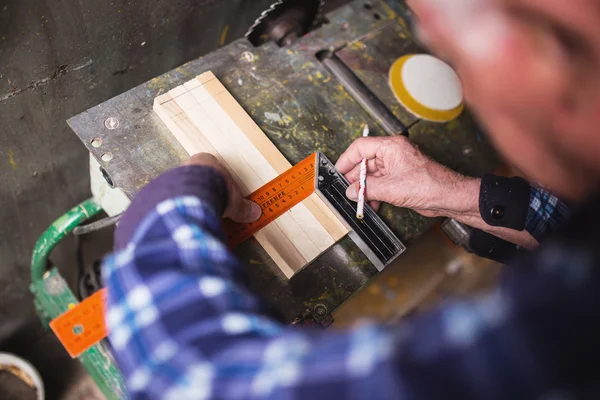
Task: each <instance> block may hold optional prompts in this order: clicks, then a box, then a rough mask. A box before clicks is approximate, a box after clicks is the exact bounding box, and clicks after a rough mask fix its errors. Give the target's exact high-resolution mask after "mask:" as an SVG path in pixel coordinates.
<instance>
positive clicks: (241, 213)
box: [226, 199, 262, 223]
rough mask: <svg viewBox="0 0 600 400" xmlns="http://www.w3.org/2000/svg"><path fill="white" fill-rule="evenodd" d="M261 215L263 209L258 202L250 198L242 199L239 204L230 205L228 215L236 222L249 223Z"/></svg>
mask: <svg viewBox="0 0 600 400" xmlns="http://www.w3.org/2000/svg"><path fill="white" fill-rule="evenodd" d="M261 215H262V210H261V208H260V206H259V205H258V204H256V203H255V202H253V201H250V200H246V199H241V201H238V202H237V204H235V205H232V207H230V209H229V210H228V211H227V215H226V216H227V217H229V218H231V219H232V220H234V221H235V222H240V223H248V222H254V221H256V220H257V219H259V218H260V216H261Z"/></svg>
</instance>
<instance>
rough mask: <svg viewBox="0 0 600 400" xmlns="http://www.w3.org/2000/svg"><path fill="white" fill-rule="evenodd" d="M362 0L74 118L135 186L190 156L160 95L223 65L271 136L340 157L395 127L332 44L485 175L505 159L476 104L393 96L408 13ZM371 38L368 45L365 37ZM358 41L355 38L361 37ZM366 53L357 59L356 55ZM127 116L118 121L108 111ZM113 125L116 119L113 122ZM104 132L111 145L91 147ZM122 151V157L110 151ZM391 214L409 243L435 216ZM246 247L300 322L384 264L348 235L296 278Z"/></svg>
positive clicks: (430, 140)
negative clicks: (287, 43)
mask: <svg viewBox="0 0 600 400" xmlns="http://www.w3.org/2000/svg"><path fill="white" fill-rule="evenodd" d="M369 3H370V4H371V5H372V7H370V8H369V9H367V8H365V3H364V2H363V1H353V2H352V3H350V4H348V5H347V6H344V7H342V8H340V9H338V10H336V11H334V12H332V13H330V14H328V15H327V19H328V20H329V23H328V24H326V25H324V26H322V27H321V28H319V29H318V30H316V31H314V32H312V33H311V34H309V35H307V36H305V37H303V38H301V39H300V40H298V41H297V42H296V43H295V44H294V45H293V46H291V47H290V48H279V47H277V46H276V45H275V44H273V43H268V44H265V45H263V46H261V47H259V48H254V47H252V45H251V44H250V43H249V42H247V41H246V40H245V39H242V40H238V41H235V42H233V43H232V44H230V45H228V46H225V47H223V48H221V49H219V50H217V51H215V52H213V53H211V54H208V55H207V56H205V57H201V58H199V59H196V60H193V61H191V62H189V63H187V64H184V65H182V66H181V67H179V68H176V69H174V70H172V71H170V72H167V73H165V74H163V75H161V76H159V77H156V78H155V79H153V80H151V81H149V82H146V83H145V84H143V85H140V86H138V87H136V88H134V89H132V90H130V91H128V92H126V93H123V94H122V95H120V96H117V97H115V98H113V99H111V100H109V101H106V102H105V103H102V104H100V105H98V106H96V107H94V108H91V109H90V110H88V111H86V112H84V113H82V114H79V115H77V116H75V117H73V118H71V119H70V120H69V121H68V123H69V125H70V126H71V127H72V128H73V130H74V131H75V133H76V134H77V136H79V138H80V139H81V140H82V142H83V143H84V144H85V145H86V146H87V148H88V150H89V151H90V152H91V153H92V154H93V155H94V157H96V159H98V160H99V162H100V164H101V165H103V167H104V168H105V169H106V171H107V172H108V174H109V175H110V177H111V179H112V181H113V182H115V184H116V185H117V186H118V187H120V188H121V189H122V190H123V191H124V192H125V193H126V194H127V195H128V196H130V197H131V196H134V195H135V194H136V193H137V192H138V191H139V190H140V189H141V188H142V187H143V186H144V185H145V184H147V183H148V182H149V181H150V180H151V179H153V178H154V177H156V176H157V175H159V174H160V173H161V172H163V171H165V170H167V169H169V168H172V167H175V166H177V165H179V164H180V163H181V161H183V160H184V159H185V158H186V157H187V154H186V153H185V151H184V150H183V148H181V146H180V145H179V144H178V143H177V142H176V141H175V139H174V138H173V136H172V135H171V134H170V132H169V131H168V130H167V128H166V127H165V126H164V125H163V123H162V122H161V121H160V120H159V118H158V117H157V116H155V115H154V112H153V111H152V105H153V101H154V98H155V97H156V96H158V95H159V94H161V93H165V92H167V91H168V90H170V89H172V88H174V87H176V86H179V85H181V84H183V83H185V82H186V81H188V80H190V79H193V78H194V77H195V76H197V75H199V74H201V73H203V72H206V71H209V70H211V71H213V72H214V73H215V75H216V76H217V77H218V78H219V79H220V80H221V82H222V83H223V85H225V87H226V88H227V89H228V90H229V91H230V92H231V93H232V95H233V96H234V97H235V98H236V100H237V101H238V102H239V103H240V104H241V105H242V106H243V107H244V109H245V110H246V111H247V112H248V113H249V114H250V116H251V117H252V118H253V119H254V120H255V121H256V123H257V124H258V125H259V126H260V127H261V129H262V130H263V131H264V132H265V134H266V135H267V136H268V137H269V139H270V140H271V141H272V142H273V143H274V144H275V146H276V147H277V148H278V149H279V150H280V151H281V152H282V153H283V155H284V156H285V157H286V158H287V159H288V160H289V161H290V163H292V164H296V163H297V162H299V161H301V160H302V159H304V158H305V157H306V156H307V155H309V154H311V153H313V152H315V151H317V150H320V151H322V152H323V153H324V154H325V155H326V156H327V157H328V158H329V159H330V160H337V158H338V157H339V155H340V154H341V153H342V152H343V151H344V150H345V149H346V148H347V147H348V146H349V145H350V143H351V142H352V141H353V140H354V139H356V138H357V137H359V136H360V135H361V131H362V127H363V126H364V124H365V123H368V124H369V126H370V127H371V128H372V129H371V134H372V135H374V136H377V135H383V131H382V130H381V128H380V127H379V126H378V125H377V123H376V122H375V121H373V120H371V119H370V117H369V116H368V115H367V113H366V112H365V111H364V110H363V109H362V108H361V107H360V106H359V105H358V103H356V102H355V101H354V100H353V99H352V97H351V96H350V95H349V94H348V93H347V92H346V91H345V90H344V89H343V87H342V86H341V85H340V84H339V83H338V82H336V81H335V79H334V78H333V77H331V76H330V75H329V73H328V72H327V70H326V69H325V68H324V67H323V65H321V63H320V62H319V61H318V60H317V59H316V57H315V54H316V53H317V52H318V51H320V50H323V49H329V50H331V51H335V50H339V49H342V50H341V51H338V52H337V54H338V55H340V57H342V56H343V58H344V59H345V61H346V62H347V63H348V64H349V65H350V66H351V67H352V69H353V70H354V72H355V73H356V74H357V75H358V76H359V77H360V78H361V79H363V81H364V82H365V83H366V84H367V86H369V87H370V88H371V90H372V91H373V92H375V93H376V94H377V95H378V96H380V98H381V99H382V100H383V101H384V103H386V105H387V106H388V107H389V108H390V109H391V110H392V111H393V112H395V113H397V116H399V118H400V119H401V120H402V121H403V122H405V123H407V124H408V125H410V124H413V126H412V128H411V139H412V140H413V141H414V142H415V143H417V144H418V145H419V146H420V148H421V149H423V150H424V151H425V152H426V153H428V154H429V155H431V156H432V157H434V158H435V159H438V160H439V161H441V162H444V163H445V164H447V165H449V166H451V167H454V168H456V169H458V170H459V171H461V172H463V173H468V174H472V175H479V174H482V173H484V172H487V171H490V170H491V169H493V168H494V167H495V166H496V163H497V161H496V158H495V156H494V152H493V151H492V150H491V148H490V146H489V145H488V144H487V142H486V141H485V140H484V139H483V138H482V136H481V135H480V133H479V131H478V130H477V129H476V126H475V124H474V123H473V122H472V119H471V118H470V117H469V116H468V115H467V114H465V115H464V116H462V117H461V118H460V119H459V120H457V121H454V122H453V123H450V124H446V125H442V124H437V125H432V124H424V123H422V122H418V123H416V124H415V122H417V121H415V120H414V118H412V119H411V117H410V116H409V115H406V113H405V112H403V110H401V109H400V108H399V105H398V104H397V103H396V101H395V100H394V99H393V96H392V95H391V91H389V88H388V87H387V69H388V68H389V66H390V65H391V63H392V62H393V61H394V60H395V59H396V58H397V57H399V56H401V55H402V54H404V52H406V51H408V50H410V51H414V50H415V49H417V48H416V46H415V45H414V44H413V43H412V41H411V40H410V37H411V35H410V32H409V31H408V30H407V28H406V26H407V23H406V21H404V20H403V19H402V18H400V17H399V14H396V13H395V12H394V11H393V10H392V8H391V7H389V6H388V5H387V4H386V3H385V2H384V1H381V0H380V1H370V2H369ZM359 42H360V43H362V44H361V45H360V47H359V46H358V45H355V44H356V43H359ZM353 43H354V44H353ZM353 60H354V61H353ZM111 117H112V118H116V119H118V122H119V126H118V127H117V128H116V129H107V128H106V126H105V122H106V120H107V119H108V118H111ZM109 125H110V124H109ZM95 138H100V139H101V140H102V145H101V146H100V147H93V146H92V145H91V143H92V141H93V140H94V139H95ZM109 153H110V156H111V157H112V158H111V159H110V161H102V156H103V155H105V159H108V158H109V155H108V154H109ZM379 214H380V215H381V217H382V219H383V220H384V221H385V222H386V223H387V225H388V226H389V227H390V228H391V229H392V231H393V232H394V233H395V234H396V235H397V236H398V237H399V238H400V239H401V240H402V241H403V242H404V243H406V244H409V243H410V242H411V241H412V240H414V239H416V238H417V237H418V236H419V235H421V234H422V233H423V232H425V231H426V230H427V229H428V228H429V227H430V226H431V225H432V224H433V221H432V220H430V219H426V218H424V217H422V216H420V215H418V214H416V213H414V212H412V211H409V210H405V209H397V208H394V207H390V206H384V207H382V209H381V211H380V213H379ZM236 253H237V254H238V256H239V258H240V259H241V261H242V262H243V263H244V264H245V265H247V268H248V270H249V271H250V272H251V273H250V274H249V278H250V280H251V285H252V286H253V287H254V289H256V290H257V291H258V292H259V293H262V294H263V297H264V298H265V300H266V301H267V302H268V303H269V304H270V305H272V307H273V309H274V311H277V312H279V313H280V314H281V316H282V318H283V319H284V320H287V321H290V320H292V319H293V318H295V317H296V316H298V315H300V314H302V313H303V312H304V311H305V310H306V309H309V310H310V309H312V308H313V307H316V306H319V309H320V310H322V306H325V307H326V309H327V310H328V312H331V311H332V310H333V309H335V308H336V307H337V306H338V305H339V304H341V302H343V301H344V300H345V299H346V298H348V297H349V296H350V295H351V294H353V293H354V292H355V291H356V290H358V289H360V288H361V287H362V286H363V285H364V284H365V283H366V282H367V281H368V280H369V279H370V278H371V277H372V276H373V275H374V274H375V273H376V272H377V270H376V269H375V268H374V267H373V265H372V264H371V263H370V262H369V260H368V259H367V258H366V257H365V256H364V255H363V253H362V252H361V251H360V250H359V249H358V248H357V246H356V245H355V244H354V243H353V242H352V241H351V240H350V239H349V238H344V239H342V240H341V241H340V242H339V243H338V244H336V245H335V246H333V247H332V248H331V249H330V250H329V251H328V252H326V253H324V254H322V255H321V256H320V257H318V258H317V259H316V260H315V261H313V263H312V264H311V265H309V266H308V267H306V268H305V269H303V270H302V271H300V272H299V273H298V274H296V276H294V278H292V279H291V280H287V279H286V278H285V276H283V274H282V273H281V272H280V271H279V269H278V268H277V267H276V266H275V265H274V263H273V262H272V260H271V259H270V258H269V257H268V256H267V255H266V253H265V252H264V250H263V249H262V248H261V247H260V246H259V245H258V243H257V242H256V241H255V240H250V241H248V242H246V243H245V244H243V245H242V246H240V247H239V248H238V249H237V251H236ZM399 260H401V258H399Z"/></svg>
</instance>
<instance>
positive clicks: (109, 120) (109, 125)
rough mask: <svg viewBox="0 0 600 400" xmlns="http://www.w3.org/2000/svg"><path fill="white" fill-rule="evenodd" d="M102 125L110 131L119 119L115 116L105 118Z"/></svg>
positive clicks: (115, 126)
mask: <svg viewBox="0 0 600 400" xmlns="http://www.w3.org/2000/svg"><path fill="white" fill-rule="evenodd" d="M104 126H105V127H106V129H108V130H111V131H112V130H114V129H117V128H118V127H119V120H118V119H116V118H115V117H109V118H107V119H106V121H104Z"/></svg>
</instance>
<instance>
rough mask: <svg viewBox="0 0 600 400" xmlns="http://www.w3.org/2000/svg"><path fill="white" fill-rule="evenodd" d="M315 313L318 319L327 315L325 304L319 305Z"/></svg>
mask: <svg viewBox="0 0 600 400" xmlns="http://www.w3.org/2000/svg"><path fill="white" fill-rule="evenodd" d="M313 311H314V312H315V315H316V316H317V317H321V318H322V317H324V316H326V315H327V307H326V306H325V304H317V305H316V306H315V308H314V309H313Z"/></svg>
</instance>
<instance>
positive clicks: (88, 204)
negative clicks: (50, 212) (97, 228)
mask: <svg viewBox="0 0 600 400" xmlns="http://www.w3.org/2000/svg"><path fill="white" fill-rule="evenodd" d="M100 211H102V207H100V205H99V204H98V203H96V201H94V199H93V198H90V199H87V200H86V201H84V202H83V203H81V204H79V205H78V206H76V207H73V208H72V209H71V210H69V211H67V213H66V214H64V215H63V216H62V217H60V218H59V219H57V220H56V221H54V223H53V224H52V225H50V227H49V228H48V229H46V231H45V232H44V233H43V234H42V236H40V238H39V239H38V241H37V243H36V244H35V247H34V248H33V255H32V256H31V282H32V283H35V282H38V281H41V280H42V278H43V276H44V273H45V272H46V267H47V264H48V257H49V256H50V253H51V252H52V250H53V249H54V247H55V246H56V245H57V244H58V242H60V241H61V240H62V239H63V238H64V237H65V236H67V235H68V234H69V233H70V232H71V231H72V230H73V229H75V228H76V227H77V226H78V225H80V224H81V223H82V222H84V221H85V220H87V219H89V218H92V217H94V216H95V215H97V214H98V213H100Z"/></svg>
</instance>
